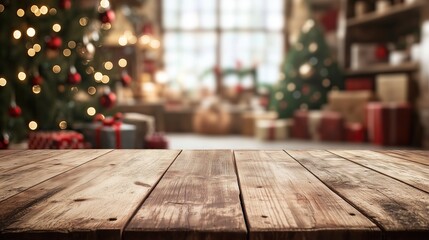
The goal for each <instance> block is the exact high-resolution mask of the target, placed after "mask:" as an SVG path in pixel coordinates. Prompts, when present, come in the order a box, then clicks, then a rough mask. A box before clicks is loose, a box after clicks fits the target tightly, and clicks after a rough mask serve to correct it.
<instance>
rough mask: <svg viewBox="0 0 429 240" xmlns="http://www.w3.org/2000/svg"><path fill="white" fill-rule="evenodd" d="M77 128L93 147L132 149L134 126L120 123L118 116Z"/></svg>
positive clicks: (134, 135) (133, 144)
mask: <svg viewBox="0 0 429 240" xmlns="http://www.w3.org/2000/svg"><path fill="white" fill-rule="evenodd" d="M78 128H79V130H80V131H81V132H82V133H83V135H84V136H85V139H87V140H88V141H89V142H90V143H91V144H92V146H93V148H107V149H113V148H116V149H121V148H122V149H132V148H134V147H135V139H136V127H135V126H134V125H131V124H125V123H122V120H121V119H119V118H106V119H100V120H99V121H97V122H94V123H89V124H84V125H81V126H79V127H78Z"/></svg>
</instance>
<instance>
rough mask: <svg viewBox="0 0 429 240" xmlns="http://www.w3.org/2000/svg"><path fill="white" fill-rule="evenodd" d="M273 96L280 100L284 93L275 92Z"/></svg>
mask: <svg viewBox="0 0 429 240" xmlns="http://www.w3.org/2000/svg"><path fill="white" fill-rule="evenodd" d="M275 97H276V99H277V100H279V101H280V100H282V99H283V97H284V94H283V92H276V95H275Z"/></svg>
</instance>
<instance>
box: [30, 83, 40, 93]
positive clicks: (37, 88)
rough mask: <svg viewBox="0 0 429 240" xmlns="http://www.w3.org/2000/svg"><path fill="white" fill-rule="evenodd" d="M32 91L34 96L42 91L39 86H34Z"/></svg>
mask: <svg viewBox="0 0 429 240" xmlns="http://www.w3.org/2000/svg"><path fill="white" fill-rule="evenodd" d="M32 90H33V93H34V94H39V93H40V92H41V91H42V88H41V87H40V85H34V86H33V88H32Z"/></svg>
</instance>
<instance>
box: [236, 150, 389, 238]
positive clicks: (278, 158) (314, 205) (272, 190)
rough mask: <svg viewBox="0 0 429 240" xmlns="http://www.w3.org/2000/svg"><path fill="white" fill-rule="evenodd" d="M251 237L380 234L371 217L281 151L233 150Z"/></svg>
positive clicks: (371, 235) (349, 236) (373, 235)
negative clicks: (368, 217)
mask: <svg viewBox="0 0 429 240" xmlns="http://www.w3.org/2000/svg"><path fill="white" fill-rule="evenodd" d="M234 153H235V158H236V164H237V172H238V175H239V181H240V188H241V191H242V198H243V206H244V208H245V212H246V219H247V221H248V226H249V237H250V239H251V240H253V239H255V240H256V239H279V240H280V239H294V240H295V239H296V240H297V239H302V240H304V239H306V240H310V239H333V240H334V239H381V232H380V230H379V229H378V228H377V227H376V225H375V224H373V223H372V222H371V221H370V220H368V219H367V218H366V217H365V216H363V215H362V214H361V213H360V212H359V211H357V210H356V209H354V208H353V207H352V206H351V205H350V204H348V203H347V202H346V201H344V200H343V199H342V198H341V197H339V196H337V195H336V194H335V193H334V192H332V191H331V190H330V189H329V188H327V187H326V186H325V185H324V184H323V183H322V182H320V181H319V180H318V179H317V178H316V177H314V176H313V175H312V174H311V173H309V172H308V171H307V170H306V169H305V168H303V167H302V166H301V165H300V164H299V163H297V162H296V161H295V160H293V159H292V158H291V157H290V156H289V155H287V154H286V153H285V152H283V151H235V152H234Z"/></svg>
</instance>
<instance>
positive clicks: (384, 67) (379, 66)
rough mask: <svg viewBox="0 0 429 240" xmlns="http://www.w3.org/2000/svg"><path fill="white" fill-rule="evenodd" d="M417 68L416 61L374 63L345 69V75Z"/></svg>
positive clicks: (411, 70) (403, 70)
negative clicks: (393, 63)
mask: <svg viewBox="0 0 429 240" xmlns="http://www.w3.org/2000/svg"><path fill="white" fill-rule="evenodd" d="M418 69H419V64H418V63H416V62H407V63H403V64H400V65H390V64H387V63H382V64H376V65H373V66H369V67H366V68H364V69H347V70H346V72H345V75H346V76H359V75H373V74H382V73H399V72H414V71H417V70H418Z"/></svg>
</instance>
